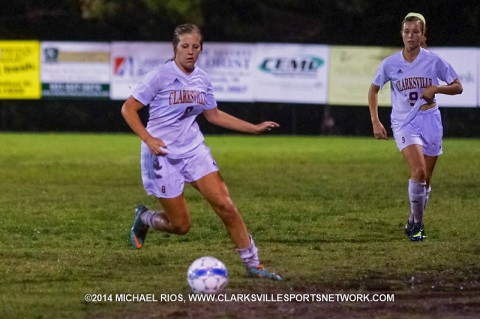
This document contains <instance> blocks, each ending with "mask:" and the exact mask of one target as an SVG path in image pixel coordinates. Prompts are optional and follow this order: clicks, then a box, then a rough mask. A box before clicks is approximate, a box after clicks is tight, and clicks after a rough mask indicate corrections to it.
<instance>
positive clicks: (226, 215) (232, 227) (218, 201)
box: [191, 172, 282, 280]
mask: <svg viewBox="0 0 480 319" xmlns="http://www.w3.org/2000/svg"><path fill="white" fill-rule="evenodd" d="M191 184H192V186H193V187H195V188H196V189H197V190H198V191H199V192H200V193H201V194H202V196H203V197H204V198H205V199H206V200H207V201H208V203H209V204H210V206H211V207H212V208H213V210H214V211H215V212H216V213H217V215H218V216H219V217H220V219H221V220H222V221H223V223H224V224H225V227H226V228H227V231H228V233H229V234H230V237H231V239H232V241H233V243H234V244H235V247H236V249H237V251H238V253H239V255H240V258H242V260H243V262H244V264H245V266H246V267H247V270H248V272H249V274H250V275H252V276H255V277H265V278H271V279H273V280H282V277H281V276H279V275H278V274H275V273H271V272H269V271H267V270H266V269H264V268H263V265H262V264H261V263H260V261H259V258H258V249H257V247H256V245H255V242H254V241H253V238H252V237H251V236H250V234H249V233H248V231H247V227H246V226H245V223H244V221H243V218H242V216H241V215H240V213H239V212H238V209H237V208H236V206H235V205H234V203H233V201H232V199H231V197H230V194H229V192H228V189H227V186H226V184H225V182H224V181H223V179H222V177H221V176H220V174H219V173H218V172H212V173H210V174H207V175H205V176H203V177H202V178H200V179H198V180H196V181H194V182H192V183H191Z"/></svg>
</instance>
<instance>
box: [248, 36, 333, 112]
mask: <svg viewBox="0 0 480 319" xmlns="http://www.w3.org/2000/svg"><path fill="white" fill-rule="evenodd" d="M328 55H329V47H328V46H326V45H307V44H304V45H302V44H263V43H261V44H257V47H256V52H255V57H254V60H253V61H254V74H253V76H254V78H255V82H254V83H255V84H254V85H255V87H254V99H255V101H265V102H285V103H313V104H326V102H327V90H328V87H327V83H328V79H327V75H328V72H327V69H328Z"/></svg>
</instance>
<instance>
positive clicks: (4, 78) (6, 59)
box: [0, 41, 40, 99]
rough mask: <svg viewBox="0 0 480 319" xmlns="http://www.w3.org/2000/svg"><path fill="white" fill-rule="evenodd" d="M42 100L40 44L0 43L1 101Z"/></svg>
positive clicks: (30, 42)
mask: <svg viewBox="0 0 480 319" xmlns="http://www.w3.org/2000/svg"><path fill="white" fill-rule="evenodd" d="M39 98H40V42H39V41H0V99H39Z"/></svg>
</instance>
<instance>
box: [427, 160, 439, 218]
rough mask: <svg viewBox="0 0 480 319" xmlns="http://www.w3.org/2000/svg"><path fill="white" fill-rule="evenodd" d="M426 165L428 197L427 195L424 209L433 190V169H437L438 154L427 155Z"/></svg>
mask: <svg viewBox="0 0 480 319" xmlns="http://www.w3.org/2000/svg"><path fill="white" fill-rule="evenodd" d="M424 157H425V167H426V182H427V188H426V197H425V204H424V209H426V208H427V204H428V200H429V199H430V192H431V191H432V186H431V184H430V181H431V180H432V175H433V170H434V169H435V165H436V164H437V160H438V156H428V155H425V156H424Z"/></svg>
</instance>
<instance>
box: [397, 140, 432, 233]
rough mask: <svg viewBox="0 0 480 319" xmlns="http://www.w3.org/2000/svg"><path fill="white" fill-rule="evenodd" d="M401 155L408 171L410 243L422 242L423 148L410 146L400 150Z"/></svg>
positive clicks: (424, 172) (424, 171)
mask: <svg viewBox="0 0 480 319" xmlns="http://www.w3.org/2000/svg"><path fill="white" fill-rule="evenodd" d="M402 155H403V157H404V159H405V161H406V162H407V164H408V167H409V170H410V179H409V181H408V197H409V200H410V217H409V220H408V224H409V225H411V228H410V234H409V237H410V239H411V240H412V241H417V240H423V237H424V236H423V235H424V227H423V212H424V208H425V206H424V205H425V198H426V164H425V158H424V155H423V148H422V146H421V145H418V144H412V145H409V146H407V147H405V148H404V149H402ZM412 222H413V223H412ZM407 227H408V225H407ZM407 227H406V228H407Z"/></svg>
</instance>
